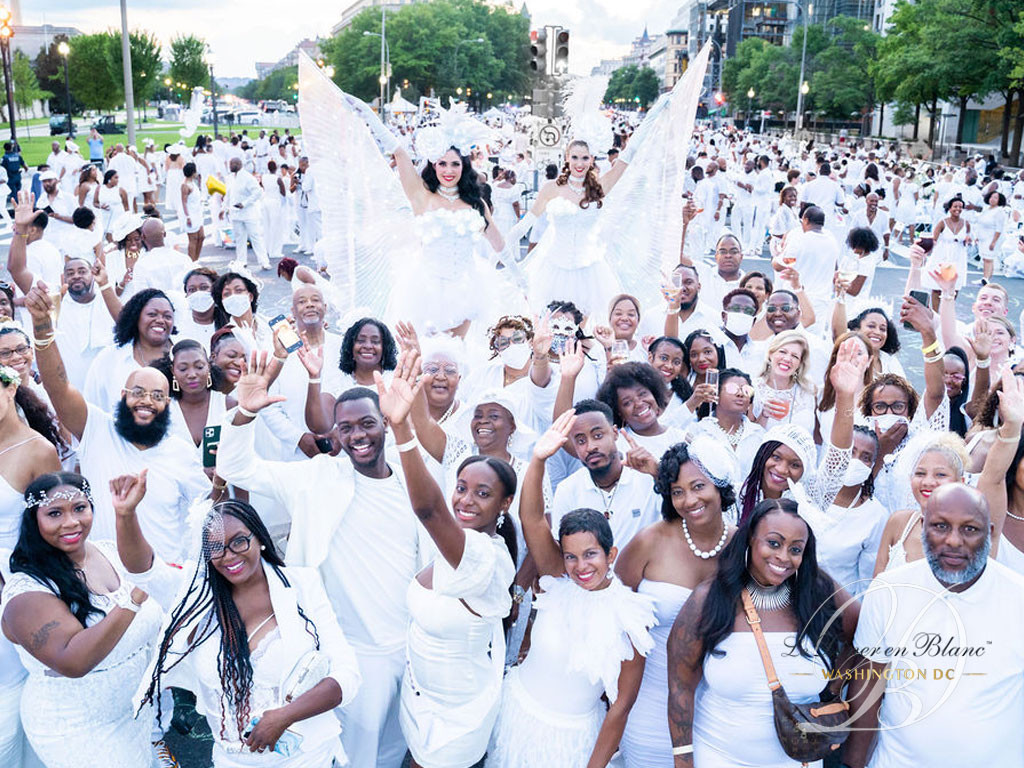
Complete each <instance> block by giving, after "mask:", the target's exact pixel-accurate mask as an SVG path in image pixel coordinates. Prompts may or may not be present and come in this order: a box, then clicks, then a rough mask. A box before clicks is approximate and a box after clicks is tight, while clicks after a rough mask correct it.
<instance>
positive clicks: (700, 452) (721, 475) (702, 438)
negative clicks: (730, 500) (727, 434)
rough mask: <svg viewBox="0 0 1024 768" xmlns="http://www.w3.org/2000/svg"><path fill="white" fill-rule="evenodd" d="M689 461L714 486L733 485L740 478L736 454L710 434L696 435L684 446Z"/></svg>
mask: <svg viewBox="0 0 1024 768" xmlns="http://www.w3.org/2000/svg"><path fill="white" fill-rule="evenodd" d="M686 450H687V453H688V454H689V455H690V461H692V462H693V463H694V464H696V465H697V466H698V467H700V471H701V472H703V473H704V474H705V475H707V478H708V480H710V481H711V482H712V483H714V485H715V487H716V488H725V487H727V486H733V487H735V485H736V483H737V482H738V481H739V479H740V465H739V460H738V459H737V458H736V454H735V453H733V452H732V451H730V450H729V449H728V448H726V447H725V446H724V445H722V444H721V443H719V442H718V441H717V440H715V439H714V438H713V437H711V435H697V436H696V437H694V438H693V440H691V441H690V444H689V445H688V446H687V448H686Z"/></svg>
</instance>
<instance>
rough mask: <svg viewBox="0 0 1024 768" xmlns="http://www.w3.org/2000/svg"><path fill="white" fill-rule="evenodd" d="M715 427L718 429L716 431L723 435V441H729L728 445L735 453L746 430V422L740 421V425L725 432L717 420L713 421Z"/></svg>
mask: <svg viewBox="0 0 1024 768" xmlns="http://www.w3.org/2000/svg"><path fill="white" fill-rule="evenodd" d="M715 425H716V426H717V427H718V430H719V431H720V432H721V433H722V434H723V435H725V439H726V440H728V441H729V445H730V446H732V449H733V450H734V451H735V450H736V448H737V447H738V446H739V444H740V440H742V439H743V433H744V432H745V431H746V428H747V424H746V422H745V421H743V420H741V421H740V425H739V426H738V427H736V428H734V429H732V430H727V429H726V428H725V427H723V426H722V424H721V422H719V420H718V419H715Z"/></svg>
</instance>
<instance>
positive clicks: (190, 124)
mask: <svg viewBox="0 0 1024 768" xmlns="http://www.w3.org/2000/svg"><path fill="white" fill-rule="evenodd" d="M202 118H203V89H202V88H193V89H192V99H191V100H190V101H189V105H188V109H183V110H182V111H181V122H182V123H184V124H185V125H184V127H183V128H179V129H178V133H180V134H181V138H183V139H190V138H192V136H194V135H195V132H196V130H197V129H198V128H199V121H200V120H202Z"/></svg>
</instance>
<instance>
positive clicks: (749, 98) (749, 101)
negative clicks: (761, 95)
mask: <svg viewBox="0 0 1024 768" xmlns="http://www.w3.org/2000/svg"><path fill="white" fill-rule="evenodd" d="M754 95H755V94H754V89H753V87H751V88H750V90H748V91H747V130H748V131H749V130H750V109H751V104H752V103H753V101H754Z"/></svg>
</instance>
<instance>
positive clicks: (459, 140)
mask: <svg viewBox="0 0 1024 768" xmlns="http://www.w3.org/2000/svg"><path fill="white" fill-rule="evenodd" d="M493 135H494V132H493V131H492V130H491V128H489V127H488V126H487V125H485V124H484V123H483V122H481V121H480V120H477V119H476V118H474V117H472V116H471V115H470V114H469V113H468V112H467V111H466V105H465V104H463V103H456V104H453V105H452V106H451V108H450V109H444V108H443V107H440V108H439V109H438V113H437V120H436V124H435V125H430V126H427V127H424V128H420V129H419V130H417V131H416V137H415V144H416V152H417V153H418V154H419V155H420V157H423V158H426V159H427V160H429V161H430V162H432V163H436V162H437V161H438V160H440V159H441V156H442V155H444V153H445V152H447V151H448V150H449V149H451V148H452V147H455V149H456V150H458V152H459V154H460V155H463V156H465V155H468V154H469V152H470V150H471V149H472V148H473V147H477V146H483V145H485V144H487V142H489V141H491V139H492V137H493Z"/></svg>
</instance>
